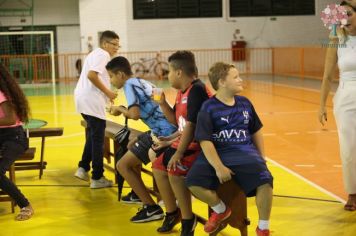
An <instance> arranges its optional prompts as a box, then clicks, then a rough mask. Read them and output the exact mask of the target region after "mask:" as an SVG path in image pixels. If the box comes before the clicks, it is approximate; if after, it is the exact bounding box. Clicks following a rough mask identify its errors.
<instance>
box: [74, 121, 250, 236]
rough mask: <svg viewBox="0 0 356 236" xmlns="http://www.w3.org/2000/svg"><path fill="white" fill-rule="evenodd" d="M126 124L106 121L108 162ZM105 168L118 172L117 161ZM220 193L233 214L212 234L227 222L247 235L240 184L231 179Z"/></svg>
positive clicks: (155, 191) (154, 190)
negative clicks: (116, 140)
mask: <svg viewBox="0 0 356 236" xmlns="http://www.w3.org/2000/svg"><path fill="white" fill-rule="evenodd" d="M81 125H82V126H83V127H85V128H86V127H87V124H86V122H85V121H84V120H82V121H81ZM123 127H124V126H123V125H120V124H118V123H115V122H112V121H108V120H107V121H106V129H105V139H104V157H105V159H107V162H108V163H109V164H110V163H111V157H114V153H116V151H117V148H118V147H117V145H116V144H115V143H113V150H112V151H111V148H110V147H111V145H110V143H111V140H113V139H114V136H115V134H116V133H117V132H118V131H119V130H121V129H122V128H123ZM130 130H131V133H130V139H132V138H135V137H137V136H138V135H140V134H142V132H141V131H138V130H136V129H133V128H130ZM104 166H105V168H107V169H108V170H110V171H113V172H116V171H115V167H116V163H114V167H112V166H110V165H108V164H106V163H105V164H104ZM141 170H142V172H143V173H145V174H148V175H150V176H152V178H153V174H152V171H150V170H148V169H146V168H142V169H141ZM155 183H156V182H155V180H154V178H153V186H152V187H147V189H148V191H149V192H150V193H151V194H152V195H154V196H155V197H157V199H158V200H159V199H160V194H159V192H158V188H157V186H156V184H155ZM218 195H219V197H220V198H221V199H222V200H223V201H224V202H225V203H226V204H227V205H228V206H229V207H231V209H232V214H231V216H230V217H229V219H228V220H226V221H225V222H224V223H223V224H222V226H221V227H220V228H219V230H217V231H216V232H215V233H214V234H211V235H216V234H217V233H219V232H220V231H221V230H222V229H224V228H225V227H226V226H227V224H229V225H230V226H232V227H234V228H237V229H239V230H240V233H241V235H242V236H247V225H249V224H250V221H249V219H248V218H247V201H246V196H245V194H244V193H243V192H242V190H241V189H240V187H239V186H237V185H236V184H235V183H234V182H233V181H229V182H227V183H224V184H223V185H221V186H220V187H219V189H218ZM210 211H211V210H210V209H209V208H208V212H209V214H210ZM197 218H198V221H199V222H200V223H202V224H205V223H206V221H207V220H206V219H205V218H204V217H201V216H199V215H197Z"/></svg>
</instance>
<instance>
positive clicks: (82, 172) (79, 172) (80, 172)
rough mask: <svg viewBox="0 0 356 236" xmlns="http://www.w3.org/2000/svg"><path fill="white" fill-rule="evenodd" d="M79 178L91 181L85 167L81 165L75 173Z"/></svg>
mask: <svg viewBox="0 0 356 236" xmlns="http://www.w3.org/2000/svg"><path fill="white" fill-rule="evenodd" d="M74 176H75V177H77V178H78V179H81V180H84V181H87V182H89V174H88V172H86V171H85V170H84V168H83V167H79V168H78V170H77V171H76V172H75V174H74Z"/></svg>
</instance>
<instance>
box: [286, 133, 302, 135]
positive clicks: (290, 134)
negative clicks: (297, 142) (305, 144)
mask: <svg viewBox="0 0 356 236" xmlns="http://www.w3.org/2000/svg"><path fill="white" fill-rule="evenodd" d="M297 134H299V132H286V133H284V135H297Z"/></svg>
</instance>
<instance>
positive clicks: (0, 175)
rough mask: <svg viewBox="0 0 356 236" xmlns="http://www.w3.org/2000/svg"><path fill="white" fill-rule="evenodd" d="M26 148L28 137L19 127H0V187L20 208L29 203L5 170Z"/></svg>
mask: <svg viewBox="0 0 356 236" xmlns="http://www.w3.org/2000/svg"><path fill="white" fill-rule="evenodd" d="M26 149H28V139H27V137H26V135H25V132H24V130H23V128H22V126H20V127H15V128H0V188H1V189H2V190H3V191H4V192H6V193H7V194H8V195H9V196H10V197H11V198H12V199H14V201H15V202H16V203H17V205H18V206H19V207H20V208H23V207H26V206H28V205H29V204H30V203H29V201H28V200H27V199H26V198H25V196H24V195H23V194H22V193H21V191H20V190H19V189H18V188H17V186H16V185H15V184H14V183H13V182H12V181H11V180H10V179H9V178H8V177H7V176H6V171H7V170H8V169H9V168H10V166H11V165H12V163H14V162H15V160H16V159H17V158H18V157H19V156H21V155H22V154H23V153H24V152H25V151H26Z"/></svg>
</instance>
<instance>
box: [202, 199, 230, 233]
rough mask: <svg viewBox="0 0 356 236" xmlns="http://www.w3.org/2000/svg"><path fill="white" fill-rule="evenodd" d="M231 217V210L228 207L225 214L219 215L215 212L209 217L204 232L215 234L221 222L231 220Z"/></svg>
mask: <svg viewBox="0 0 356 236" xmlns="http://www.w3.org/2000/svg"><path fill="white" fill-rule="evenodd" d="M230 215H231V209H230V208H229V207H228V206H226V210H225V212H223V213H220V214H218V213H216V212H215V211H213V212H212V213H211V215H210V217H209V220H208V221H207V222H206V223H205V225H204V231H205V232H206V233H208V234H211V233H213V232H215V231H216V230H217V229H218V228H219V225H220V224H221V222H223V221H224V220H226V219H227V218H229V217H230Z"/></svg>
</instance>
